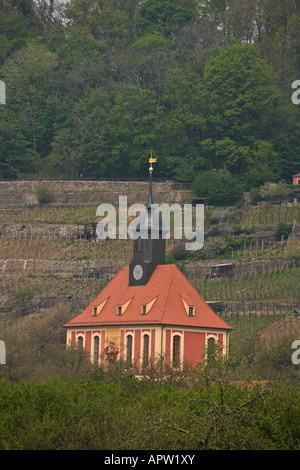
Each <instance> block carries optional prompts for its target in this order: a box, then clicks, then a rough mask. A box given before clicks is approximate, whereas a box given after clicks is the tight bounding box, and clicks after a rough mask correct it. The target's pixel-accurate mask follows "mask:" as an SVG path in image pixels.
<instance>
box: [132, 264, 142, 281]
mask: <svg viewBox="0 0 300 470" xmlns="http://www.w3.org/2000/svg"><path fill="white" fill-rule="evenodd" d="M142 276H143V268H142V266H141V265H140V264H137V265H136V266H135V267H134V269H133V277H134V279H135V280H136V281H139V280H140V279H142Z"/></svg>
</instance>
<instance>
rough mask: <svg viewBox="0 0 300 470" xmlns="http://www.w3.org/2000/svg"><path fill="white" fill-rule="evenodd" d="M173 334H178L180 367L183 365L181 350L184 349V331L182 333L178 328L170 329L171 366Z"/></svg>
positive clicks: (171, 359)
mask: <svg viewBox="0 0 300 470" xmlns="http://www.w3.org/2000/svg"><path fill="white" fill-rule="evenodd" d="M174 336H179V337H180V350H179V361H180V367H182V365H183V351H184V331H183V333H180V331H178V330H171V338H170V341H171V344H170V356H171V357H170V365H171V366H172V367H173V341H174Z"/></svg>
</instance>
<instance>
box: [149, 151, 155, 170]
mask: <svg viewBox="0 0 300 470" xmlns="http://www.w3.org/2000/svg"><path fill="white" fill-rule="evenodd" d="M156 162H157V158H153V157H152V152H151V157H150V158H149V163H150V168H149V171H150V174H151V173H152V171H153V167H152V163H156Z"/></svg>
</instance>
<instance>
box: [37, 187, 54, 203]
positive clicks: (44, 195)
mask: <svg viewBox="0 0 300 470" xmlns="http://www.w3.org/2000/svg"><path fill="white" fill-rule="evenodd" d="M36 197H37V200H38V202H39V204H40V206H44V205H45V204H49V203H50V202H52V201H53V197H54V191H53V189H51V188H49V186H46V185H41V186H38V187H37V188H36Z"/></svg>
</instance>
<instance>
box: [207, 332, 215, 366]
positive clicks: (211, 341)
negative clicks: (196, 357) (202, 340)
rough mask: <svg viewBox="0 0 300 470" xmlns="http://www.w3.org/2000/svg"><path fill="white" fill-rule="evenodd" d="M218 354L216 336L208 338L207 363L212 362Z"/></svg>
mask: <svg viewBox="0 0 300 470" xmlns="http://www.w3.org/2000/svg"><path fill="white" fill-rule="evenodd" d="M215 354H216V340H215V338H208V340H207V363H208V364H209V363H211V361H212V360H213V359H214V357H215Z"/></svg>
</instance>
